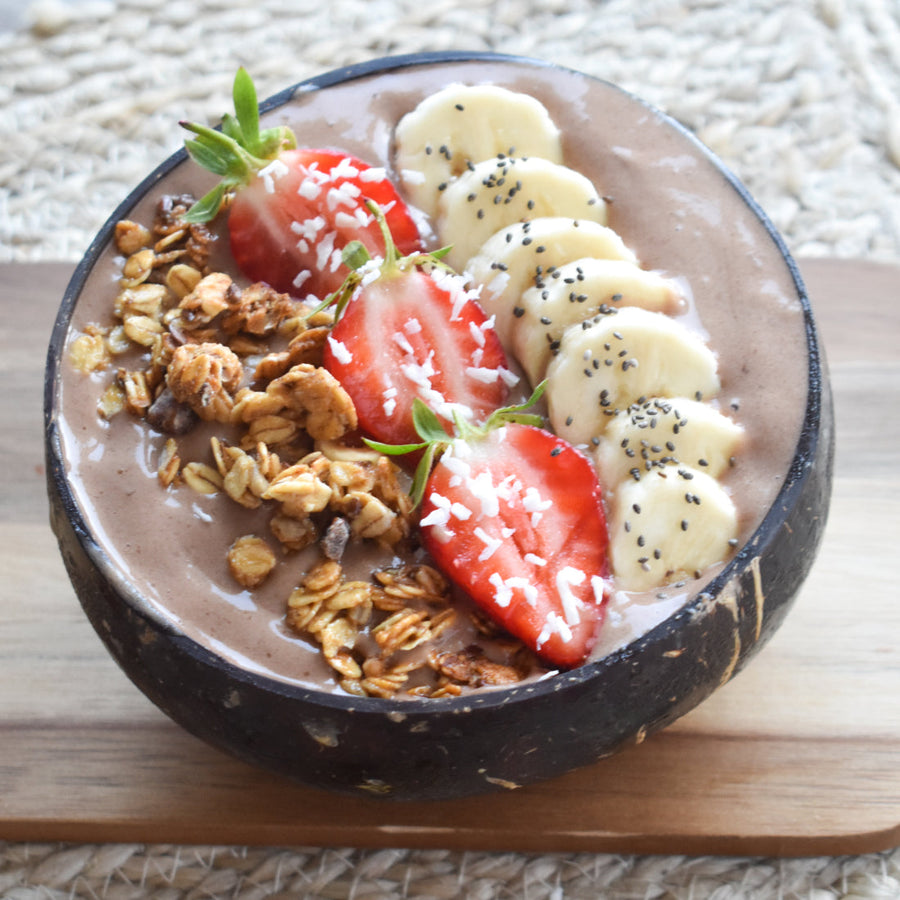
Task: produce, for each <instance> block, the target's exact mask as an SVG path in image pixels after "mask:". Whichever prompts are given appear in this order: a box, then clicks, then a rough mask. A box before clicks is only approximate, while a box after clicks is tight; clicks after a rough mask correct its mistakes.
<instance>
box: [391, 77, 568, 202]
mask: <svg viewBox="0 0 900 900" xmlns="http://www.w3.org/2000/svg"><path fill="white" fill-rule="evenodd" d="M394 137H395V147H396V149H395V156H394V165H395V167H396V169H397V171H398V173H399V177H400V181H401V183H402V185H403V188H404V190H405V192H406V194H407V196H408V197H409V199H410V201H411V202H412V204H413V205H414V206H417V207H418V208H419V209H420V210H422V212H424V213H426V214H427V215H429V216H431V217H432V218H433V217H434V216H436V214H437V202H438V196H439V194H440V192H441V189H442V185H445V184H447V183H448V182H449V181H450V180H451V179H453V178H455V177H456V176H457V175H460V174H462V173H463V172H464V171H466V169H467V168H468V166H469V164H470V163H477V162H481V161H482V160H484V159H492V158H496V157H497V156H498V154H501V153H503V154H506V155H507V156H535V157H540V158H542V159H548V160H551V161H552V162H557V163H559V162H562V142H561V138H560V132H559V129H558V128H557V127H556V125H555V124H554V123H553V120H552V119H551V118H550V114H549V113H548V112H547V110H546V108H545V107H544V105H543V104H542V103H541V102H540V101H538V100H536V99H534V97H529V96H528V95H527V94H520V93H517V92H516V91H511V90H508V89H507V88H502V87H497V86H496V85H491V84H478V85H462V84H451V85H448V86H447V87H445V88H443V89H442V90H440V91H437V92H436V93H434V94H431V95H430V96H428V97H426V98H425V99H424V100H423V101H422V102H421V103H420V104H419V105H418V106H417V107H416V108H415V109H414V110H412V111H411V112H409V113H407V114H406V115H405V116H404V117H403V118H402V119H401V120H400V122H399V123H398V124H397V128H396V131H395V135H394Z"/></svg>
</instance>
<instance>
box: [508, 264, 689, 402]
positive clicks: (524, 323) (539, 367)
mask: <svg viewBox="0 0 900 900" xmlns="http://www.w3.org/2000/svg"><path fill="white" fill-rule="evenodd" d="M520 305H521V307H522V310H523V313H522V315H521V316H520V317H519V318H518V319H516V321H515V323H514V324H513V327H512V336H511V349H512V353H513V356H515V357H516V359H517V360H518V361H519V364H520V365H521V366H522V368H523V369H524V370H525V374H526V375H527V376H528V379H529V380H530V382H531V384H532V385H534V384H537V383H538V382H539V381H540V380H541V379H542V378H543V377H544V373H545V372H546V369H547V365H548V364H549V362H550V358H551V356H552V355H553V353H554V351H555V350H556V349H558V347H559V341H560V339H561V338H562V336H563V332H564V331H565V330H566V329H567V328H568V327H569V326H570V325H574V324H575V323H577V322H583V321H584V320H585V319H590V318H592V317H593V316H596V315H597V314H598V313H600V312H604V311H606V310H608V309H610V308H612V309H618V308H622V307H626V306H640V307H641V308H642V309H649V310H654V311H656V312H663V313H666V314H668V315H672V314H674V313H677V312H678V311H679V309H680V308H682V307H683V306H684V305H685V298H684V296H683V294H682V292H681V291H680V290H679V288H678V286H677V285H676V283H675V282H674V281H672V280H670V279H667V278H664V277H663V276H662V275H660V274H658V273H656V272H648V271H646V270H645V269H641V268H639V267H638V266H636V265H634V263H631V262H627V261H625V260H619V259H593V258H588V259H579V260H575V261H574V262H570V263H566V264H565V265H562V266H559V267H558V268H555V269H554V270H553V271H552V272H551V273H549V274H548V275H546V276H545V277H544V278H543V283H542V284H541V285H540V286H535V287H532V288H529V289H528V290H527V291H525V293H524V294H522V302H521V304H520Z"/></svg>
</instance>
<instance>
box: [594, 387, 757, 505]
mask: <svg viewBox="0 0 900 900" xmlns="http://www.w3.org/2000/svg"><path fill="white" fill-rule="evenodd" d="M743 434H744V429H743V428H741V426H740V425H738V424H737V423H736V422H734V421H733V420H732V419H730V418H728V416H726V415H723V414H722V413H721V412H719V411H718V410H717V409H715V408H714V407H713V406H712V405H711V404H709V403H701V402H698V401H697V400H691V399H690V398H688V397H673V398H664V397H654V398H652V399H650V400H647V401H646V402H644V403H636V404H634V405H633V406H630V407H628V409H623V410H622V411H621V412H619V414H618V415H616V416H614V417H613V418H612V420H611V421H610V422H609V424H608V425H607V426H606V430H605V431H604V433H603V437H602V439H601V441H600V445H599V446H598V447H597V449H596V450H595V451H594V453H593V457H594V464H595V466H596V468H597V471H598V473H599V475H600V481H601V482H602V483H603V484H605V485H608V486H609V487H614V486H615V485H618V484H619V483H621V482H622V481H625V480H626V479H633V478H635V477H641V476H642V475H644V474H645V473H647V472H650V471H652V470H654V469H660V468H666V467H669V468H671V467H678V466H690V467H691V468H692V469H699V470H700V471H702V472H704V473H705V474H706V475H708V476H709V477H710V478H718V477H719V475H721V474H722V473H723V472H725V471H726V470H727V469H728V468H729V467H730V465H731V461H732V459H733V457H734V456H735V454H736V453H737V452H738V448H739V446H740V443H741V440H742V438H743Z"/></svg>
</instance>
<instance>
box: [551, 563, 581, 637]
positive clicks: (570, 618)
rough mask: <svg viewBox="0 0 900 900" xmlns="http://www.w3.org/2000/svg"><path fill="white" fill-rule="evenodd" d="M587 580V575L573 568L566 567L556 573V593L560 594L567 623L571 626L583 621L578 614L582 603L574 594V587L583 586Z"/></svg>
mask: <svg viewBox="0 0 900 900" xmlns="http://www.w3.org/2000/svg"><path fill="white" fill-rule="evenodd" d="M585 578H587V575H585V574H584V572H582V571H581V569H576V568H573V567H572V566H564V567H563V568H562V569H560V570H559V572H557V573H556V592H557V594H559V599H560V602H561V603H562V608H563V613H564V614H565V617H566V623H567V624H569V625H577V624H578V623H579V622H580V621H581V615H580V613H579V612H578V607H579V605H580V601H579V600H578V598H577V597H576V596H575V594H573V593H572V585H579V584H582V583H583V582H584V579H585Z"/></svg>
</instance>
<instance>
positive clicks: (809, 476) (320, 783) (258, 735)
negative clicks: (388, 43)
mask: <svg viewBox="0 0 900 900" xmlns="http://www.w3.org/2000/svg"><path fill="white" fill-rule="evenodd" d="M456 66H475V67H487V68H485V69H484V71H485V72H487V73H488V74H490V73H491V72H493V73H495V74H496V73H503V72H505V71H514V72H516V73H519V75H521V76H522V77H524V78H526V79H527V80H528V81H529V82H531V83H534V84H536V85H540V84H541V83H542V82H543V81H544V80H548V79H553V78H563V79H564V80H565V79H569V78H577V79H578V81H577V83H578V84H579V85H581V86H582V87H583V88H584V90H583V91H582V93H581V94H580V95H579V96H578V97H577V98H576V99H577V102H578V103H579V104H581V105H582V106H584V107H585V108H586V109H587V111H588V113H590V103H591V98H592V91H593V90H594V88H593V87H591V85H594V86H595V87H597V88H599V87H601V86H602V87H603V88H604V90H606V91H612V92H613V93H614V94H615V96H617V97H619V101H617V102H623V103H629V104H632V105H634V106H636V107H639V108H640V110H641V111H642V115H643V116H645V117H646V118H647V119H648V121H650V122H651V124H652V127H654V128H662V129H665V130H667V132H669V133H672V134H674V135H676V136H677V138H676V139H677V140H678V141H680V142H682V143H683V146H684V147H685V148H689V150H690V153H692V154H694V156H695V157H696V158H697V159H699V160H700V161H701V163H700V165H701V168H702V170H703V172H702V179H706V180H707V181H708V183H709V184H715V186H716V189H717V190H725V191H727V192H729V193H730V194H731V195H732V199H733V200H734V199H735V198H736V199H737V201H738V202H739V203H740V204H741V207H742V209H743V210H744V212H745V214H746V216H747V217H749V220H752V222H753V223H755V225H754V227H758V228H759V230H760V233H761V234H762V235H763V236H764V237H763V240H764V241H766V242H768V245H769V250H768V252H769V253H770V255H771V258H772V259H773V260H775V263H774V265H776V266H777V267H779V268H780V269H781V270H783V274H785V276H786V278H787V280H788V282H789V284H790V285H791V289H792V294H793V296H792V298H791V299H792V302H793V303H794V304H795V305H796V307H797V309H798V313H797V315H798V321H799V323H800V324H799V332H798V333H799V335H800V339H799V340H798V341H797V342H796V345H795V347H794V351H795V352H796V353H797V354H800V355H801V357H802V360H803V361H804V362H805V389H806V391H805V393H806V399H805V404H803V405H802V409H799V412H798V418H799V419H801V420H802V421H798V422H795V423H792V427H794V428H795V431H796V435H797V438H796V441H795V442H794V443H793V445H792V450H791V453H790V454H789V459H788V461H787V464H786V465H785V466H784V471H783V473H781V475H780V477H779V486H778V487H777V489H776V490H774V491H773V494H772V496H773V498H774V499H773V500H772V501H771V503H769V504H768V507H767V511H766V512H765V514H764V515H763V516H762V517H761V520H760V521H759V522H758V524H757V525H756V526H755V527H754V529H753V531H752V533H751V534H750V535H749V537H748V539H747V540H745V541H744V542H743V544H742V546H741V547H740V549H739V550H738V551H737V552H736V554H735V555H734V556H733V558H732V559H731V560H730V561H729V562H728V563H727V564H726V565H725V566H724V567H723V568H721V570H720V571H718V572H717V573H716V574H715V575H714V576H713V577H711V578H710V579H709V580H707V581H705V582H704V583H703V584H702V585H701V586H699V587H698V588H697V589H696V590H694V591H692V592H690V593H689V595H688V596H686V597H685V599H684V602H683V603H681V604H680V605H679V606H678V608H677V609H674V610H672V611H671V612H669V613H668V614H667V615H666V616H665V617H664V618H663V619H662V620H661V621H659V622H656V623H654V624H653V625H652V627H650V628H649V630H647V631H646V632H645V633H642V634H639V635H637V636H635V637H634V639H632V640H629V641H626V642H625V643H624V644H622V645H621V646H618V647H616V648H615V649H613V650H612V651H611V652H609V653H607V654H605V655H603V656H602V658H599V659H595V660H591V661H590V662H588V663H586V664H584V665H582V666H580V667H579V668H576V669H574V670H572V671H567V672H560V673H558V674H554V675H552V676H550V677H546V678H543V679H541V680H537V681H533V682H528V683H523V684H521V685H518V686H514V687H508V688H498V689H492V690H488V691H483V692H472V693H469V694H465V695H463V696H460V697H452V698H442V699H421V698H403V699H399V698H397V699H381V698H374V697H373V698H368V699H360V698H358V697H351V696H349V695H341V694H339V693H334V692H327V691H322V690H317V689H314V688H310V687H304V686H302V685H297V684H290V683H287V682H285V681H283V680H280V679H278V678H274V677H269V676H267V675H266V674H264V673H261V672H260V671H258V670H254V669H253V668H252V667H243V666H240V665H237V664H235V662H234V661H233V660H229V659H227V658H225V656H224V655H223V654H220V653H218V652H215V650H214V649H212V648H211V647H210V646H209V645H205V644H204V643H202V642H200V641H198V640H197V639H195V637H193V636H192V635H191V634H190V633H189V632H188V630H186V629H184V628H183V627H181V623H179V622H178V621H175V620H174V619H173V618H171V617H168V616H166V615H164V614H163V613H162V612H161V611H160V610H159V609H158V607H157V606H156V605H154V604H153V603H150V602H148V599H147V597H146V596H145V595H144V594H142V592H141V590H140V589H139V588H138V587H137V586H136V585H135V584H134V583H132V581H131V580H130V579H129V575H128V572H127V570H126V569H125V568H124V567H123V566H122V564H121V556H120V555H119V553H118V552H111V551H110V541H111V542H112V544H113V545H115V537H116V536H115V535H107V534H103V535H101V534H100V533H99V531H98V529H97V528H96V527H95V525H93V524H92V515H91V510H90V509H89V508H87V506H86V504H85V502H84V499H83V498H80V497H79V494H78V491H77V490H76V489H75V486H74V484H73V477H72V464H71V460H70V459H68V458H67V449H66V434H65V432H66V429H67V428H68V427H69V426H68V425H67V424H66V422H67V416H66V409H65V407H64V404H63V402H62V400H63V398H62V392H61V384H62V383H63V381H64V370H65V367H66V366H67V365H68V362H67V358H66V346H67V339H68V336H69V334H70V330H71V327H72V321H73V316H74V315H75V311H76V310H77V309H78V305H79V302H80V300H81V298H82V297H83V295H84V294H85V292H86V291H88V290H92V289H96V286H97V281H98V279H102V278H105V277H106V276H105V275H103V274H102V273H101V268H100V264H101V262H102V261H103V260H104V259H106V258H108V257H109V254H110V253H111V250H110V246H111V242H112V238H113V231H114V226H115V223H116V222H117V221H118V220H120V219H122V218H125V217H129V216H130V215H131V214H132V213H133V211H134V210H135V209H136V208H137V207H139V206H140V204H141V203H145V204H146V203H148V202H149V201H150V198H152V197H153V196H154V195H155V194H158V193H159V192H160V191H161V190H163V189H164V187H165V185H166V183H167V182H168V181H169V180H170V179H171V178H172V177H173V176H175V175H177V174H178V173H180V172H184V171H185V169H186V167H191V166H193V163H191V162H190V161H189V160H187V157H186V154H185V153H184V152H183V151H180V152H178V153H176V154H174V155H173V156H172V157H171V158H169V159H168V160H166V161H165V162H164V163H163V164H162V165H161V166H160V167H159V168H158V169H156V170H155V171H154V172H153V173H151V174H150V175H149V176H148V177H147V178H146V179H145V180H144V181H143V182H142V183H141V184H140V185H139V186H138V187H137V188H136V189H135V190H134V191H133V192H132V193H131V194H130V195H129V196H128V197H127V198H126V199H125V201H124V202H123V203H122V204H121V206H120V207H119V208H118V209H117V210H116V211H115V212H114V214H113V215H112V216H111V217H110V219H109V221H108V222H107V223H106V225H105V226H104V227H103V228H102V229H101V231H100V232H99V234H98V235H97V236H96V238H95V239H94V241H93V242H92V243H91V245H90V247H89V249H88V250H87V253H86V254H85V256H84V258H83V259H82V260H81V262H80V263H79V265H78V266H77V269H76V270H75V273H74V275H73V277H72V279H71V282H70V283H69V286H68V289H67V290H66V293H65V296H64V297H63V300H62V304H61V307H60V310H59V314H58V317H57V319H56V323H55V328H54V330H53V334H52V338H51V341H50V347H49V355H48V361H47V369H46V386H45V429H46V459H47V467H46V470H47V487H48V491H49V498H50V508H51V523H52V527H53V530H54V532H55V534H56V536H57V538H58V542H59V547H60V550H61V553H62V557H63V559H64V561H65V565H66V568H67V571H68V574H69V577H70V579H71V582H72V585H73V587H74V590H75V593H76V595H77V597H78V599H79V601H80V603H81V605H82V607H83V609H84V612H85V613H86V615H87V617H88V619H89V620H90V622H91V623H92V625H93V627H94V629H95V630H96V632H97V634H98V635H99V637H100V639H101V640H102V642H103V643H104V644H105V646H106V648H107V649H108V651H109V652H110V654H111V655H112V656H113V657H114V658H115V660H116V662H117V663H118V664H119V666H120V667H121V668H122V670H123V671H124V672H125V673H126V675H127V676H128V677H129V678H130V679H131V680H132V681H133V682H134V684H135V685H136V686H137V687H138V688H139V689H140V690H141V691H142V692H143V693H144V694H145V695H146V696H147V697H148V698H149V699H150V700H151V701H152V702H153V703H154V704H156V705H157V706H158V707H159V708H160V709H161V710H162V711H163V712H164V713H165V714H167V715H168V716H170V717H171V718H172V719H173V720H174V721H175V722H177V723H178V724H179V725H181V726H182V727H183V728H185V729H186V730H187V731H189V732H190V733H192V734H193V735H195V736H197V737H198V738H200V739H202V740H203V741H206V742H208V743H209V744H211V745H213V746H214V747H216V748H219V749H220V750H222V751H224V752H226V753H229V754H232V755H233V756H236V757H238V758H240V759H242V760H245V761H246V762H247V763H250V764H253V765H255V766H259V767H262V768H264V769H266V770H269V771H270V772H273V773H277V774H278V775H281V776H286V777H288V778H290V779H294V780H297V781H299V782H302V783H305V784H307V785H311V786H314V787H317V788H324V789H331V790H335V791H338V792H342V793H349V794H366V795H374V796H379V797H388V798H395V799H416V800H432V799H443V798H452V797H460V796H466V795H472V794H477V793H480V792H488V791H496V790H503V789H510V788H514V787H519V786H524V785H527V784H529V783H533V782H536V781H539V780H543V779H548V778H552V777H554V776H557V775H560V774H562V773H564V772H566V771H569V770H572V769H575V768H578V767H581V766H585V765H588V764H592V763H595V762H597V761H598V760H600V759H602V758H604V757H607V756H609V755H611V754H614V753H616V752H618V751H620V750H622V749H623V748H626V747H628V746H630V745H633V744H635V743H639V742H641V741H643V740H645V739H646V738H647V737H648V736H650V735H651V734H653V733H654V732H656V731H658V730H660V729H662V728H665V727H666V726H667V725H669V724H670V723H672V722H674V721H675V720H676V719H678V718H679V717H681V716H683V715H684V714H685V713H687V712H688V711H689V710H691V709H692V708H694V707H695V706H696V705H697V704H698V703H700V702H701V701H703V700H704V699H705V698H706V697H708V696H709V695H710V694H711V693H712V692H713V691H715V690H716V689H717V688H719V687H720V686H721V685H723V684H724V683H725V682H727V681H728V680H729V679H730V678H732V677H734V676H735V675H736V674H737V673H738V672H740V670H741V669H742V668H743V667H744V666H745V665H746V664H747V663H748V661H749V660H750V659H751V658H752V657H753V656H754V655H755V654H756V653H757V651H758V650H759V649H760V648H761V647H762V646H763V645H764V644H765V643H766V642H767V641H768V640H769V638H770V637H771V636H772V635H773V634H774V632H775V631H776V630H777V629H778V627H779V626H780V625H781V623H782V621H783V620H784V618H785V616H786V615H787V613H788V611H789V609H790V607H791V605H792V603H793V601H794V599H795V598H796V596H797V594H798V591H799V589H800V587H801V585H802V584H803V582H804V579H805V577H806V576H807V573H808V571H809V569H810V566H811V565H812V563H813V560H814V558H815V555H816V552H817V550H818V547H819V544H820V540H821V538H822V533H823V529H824V526H825V522H826V518H827V512H828V506H829V499H830V491H831V477H832V457H833V437H834V434H833V431H834V429H833V413H832V406H831V400H830V391H829V384H828V378H827V372H826V367H825V362H824V359H823V355H822V351H821V347H820V344H819V338H818V335H817V331H816V327H815V324H814V320H813V315H812V311H811V308H810V304H809V300H808V297H807V295H806V291H805V288H804V285H803V283H802V281H801V278H800V275H799V273H798V270H797V267H796V265H795V264H794V262H793V260H792V259H791V257H790V255H789V253H788V251H787V249H786V248H785V246H784V243H783V241H782V240H781V238H780V237H779V235H778V234H777V233H776V231H775V229H774V228H773V226H772V225H771V224H770V223H769V221H768V219H766V217H765V215H764V213H763V212H762V211H761V210H760V209H759V208H758V207H757V205H756V203H755V202H754V201H753V199H752V198H751V197H750V196H749V194H748V193H747V191H746V190H745V189H744V187H743V186H742V185H741V184H740V183H739V182H738V181H737V180H736V179H735V178H734V176H733V175H732V174H731V173H730V172H729V171H728V170H727V169H726V168H725V167H724V166H723V165H722V164H721V163H720V162H719V161H718V160H717V159H716V158H715V157H714V156H713V155H712V154H711V153H710V152H709V151H707V150H706V149H705V148H704V147H702V146H701V145H700V143H699V142H698V141H697V140H696V139H695V138H694V137H692V136H691V135H690V134H689V133H687V132H686V131H685V130H684V129H683V128H682V127H681V126H680V125H678V123H676V122H674V121H673V120H671V119H669V118H668V117H666V116H665V115H663V114H662V113H660V112H658V111H656V110H653V109H652V108H650V107H648V106H646V105H645V104H643V103H642V102H641V101H640V100H638V99H636V98H633V97H630V96H629V95H627V94H625V93H624V92H621V91H619V89H617V88H614V87H612V86H609V85H602V83H601V82H597V81H595V80H594V79H589V78H585V77H584V76H579V75H577V73H569V72H566V71H565V70H561V69H559V68H558V67H554V66H550V65H547V64H545V63H541V62H538V61H534V60H527V59H518V58H511V57H499V56H493V55H487V54H485V55H480V54H469V53H466V54H462V53H459V54H457V53H444V54H421V55H414V56H404V57H395V58H387V59H382V60H376V61H373V62H370V63H365V64H363V65H358V66H352V67H348V68H344V69H339V70H337V71H334V72H330V73H328V74H325V75H322V76H319V77H316V78H313V79H310V80H308V81H305V82H302V83H300V84H298V85H295V86H293V87H291V88H290V89H288V90H286V91H284V92H282V93H280V94H278V95H277V96H275V97H273V98H271V99H270V100H268V101H267V102H265V103H264V104H262V110H263V112H264V114H265V115H266V116H272V117H276V118H277V117H278V116H279V115H280V114H281V111H283V110H284V109H287V108H289V107H290V106H291V105H292V104H297V103H300V104H302V103H304V102H305V101H306V99H307V98H309V97H315V96H321V97H327V96H328V93H329V92H331V91H334V90H335V89H337V88H346V87H347V86H351V87H352V86H354V85H356V86H360V87H361V88H362V89H365V86H366V85H368V84H369V80H370V79H382V78H385V77H387V78H388V79H390V78H394V77H396V78H399V79H401V81H402V86H403V89H404V90H406V89H407V88H408V87H409V84H410V81H409V80H410V79H414V78H416V77H418V74H419V73H425V74H427V75H428V77H429V78H431V79H432V81H433V82H434V83H435V84H437V83H439V82H440V79H441V78H443V77H444V75H443V74H442V73H445V72H449V73H451V74H450V75H449V76H447V77H448V78H455V77H456V69H455V67H456ZM461 71H463V70H461ZM517 77H518V76H517ZM377 84H378V85H379V86H380V88H379V89H382V90H387V89H388V88H389V87H390V85H389V83H387V82H382V81H378V82H377ZM398 84H400V82H398ZM338 118H340V117H338ZM701 185H702V180H701ZM135 514H136V515H139V514H140V510H139V509H136V510H135ZM123 552H124V551H123ZM123 726H124V723H123Z"/></svg>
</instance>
